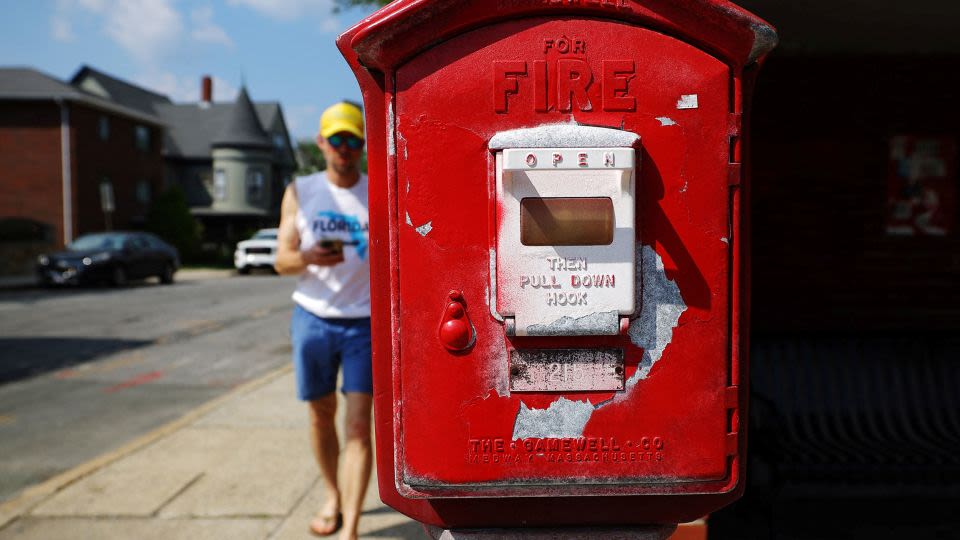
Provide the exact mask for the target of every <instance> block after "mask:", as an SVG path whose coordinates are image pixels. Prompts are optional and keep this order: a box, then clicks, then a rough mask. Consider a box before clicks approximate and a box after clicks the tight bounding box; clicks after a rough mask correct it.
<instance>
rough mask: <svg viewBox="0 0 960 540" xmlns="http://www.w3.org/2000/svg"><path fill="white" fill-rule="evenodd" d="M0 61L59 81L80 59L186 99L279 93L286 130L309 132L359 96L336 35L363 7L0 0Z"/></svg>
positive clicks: (276, 0)
mask: <svg viewBox="0 0 960 540" xmlns="http://www.w3.org/2000/svg"><path fill="white" fill-rule="evenodd" d="M0 10H2V13H3V16H2V17H0V51H2V53H0V66H3V67H10V66H29V67H33V68H35V69H38V70H40V71H42V72H45V73H47V74H49V75H52V76H54V77H57V78H59V79H61V80H67V79H69V78H70V77H71V76H72V75H73V74H74V73H75V72H76V71H77V70H78V69H79V68H80V67H81V66H82V65H84V64H87V65H90V66H92V67H94V68H97V69H99V70H101V71H105V72H107V73H109V74H111V75H114V76H116V77H119V78H121V79H124V80H127V81H130V82H133V83H135V84H139V85H141V86H144V87H146V88H149V89H151V90H154V91H157V92H160V93H163V94H166V95H168V96H170V98H171V99H172V100H173V101H175V102H195V101H197V100H198V99H199V97H200V79H201V77H202V76H203V75H211V76H212V77H213V79H214V83H213V86H214V101H229V100H233V99H234V98H235V97H236V94H237V91H238V90H239V88H240V84H241V81H243V80H245V81H246V84H247V89H248V91H249V92H250V95H251V97H252V98H253V99H254V100H255V101H279V102H280V103H281V104H282V106H283V111H284V115H285V117H286V120H287V125H288V127H289V128H290V131H291V134H292V135H293V137H294V138H297V139H300V138H312V137H313V135H314V134H315V132H316V125H317V121H318V119H319V116H320V112H322V110H323V108H324V107H325V106H326V105H328V104H330V103H333V102H335V101H338V100H340V99H344V98H346V99H352V100H355V101H359V100H360V89H359V87H358V86H357V83H356V79H354V77H353V74H352V73H351V71H350V69H349V68H348V67H347V64H346V62H345V61H344V60H343V57H342V56H341V55H340V53H339V51H337V49H336V47H335V45H334V41H335V40H336V37H337V35H339V34H340V33H341V32H343V31H344V30H346V29H347V28H349V27H350V26H352V25H353V24H355V23H356V22H357V21H359V20H360V19H362V18H363V17H364V16H365V15H367V14H369V13H370V12H372V9H352V10H348V11H342V12H340V13H334V12H333V0H209V1H187V0H0Z"/></svg>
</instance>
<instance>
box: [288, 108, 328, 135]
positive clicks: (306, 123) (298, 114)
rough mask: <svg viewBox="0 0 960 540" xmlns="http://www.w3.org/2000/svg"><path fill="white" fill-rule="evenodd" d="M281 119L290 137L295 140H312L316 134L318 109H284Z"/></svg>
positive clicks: (318, 119)
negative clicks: (284, 122)
mask: <svg viewBox="0 0 960 540" xmlns="http://www.w3.org/2000/svg"><path fill="white" fill-rule="evenodd" d="M283 118H284V120H286V122H287V130H288V131H289V132H290V136H291V137H293V138H294V139H296V140H300V139H312V138H313V137H314V136H316V134H317V126H318V122H319V121H320V108H319V107H317V106H316V105H294V106H292V107H284V110H283Z"/></svg>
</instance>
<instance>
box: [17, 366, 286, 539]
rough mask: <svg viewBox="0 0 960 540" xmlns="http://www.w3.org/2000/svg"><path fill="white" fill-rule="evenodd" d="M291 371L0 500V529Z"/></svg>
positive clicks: (278, 371)
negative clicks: (106, 469)
mask: <svg viewBox="0 0 960 540" xmlns="http://www.w3.org/2000/svg"><path fill="white" fill-rule="evenodd" d="M291 371H293V366H292V365H291V364H289V363H288V364H287V365H285V366H283V367H281V368H279V369H276V370H274V371H271V372H270V373H267V374H266V375H263V376H261V377H259V378H257V379H254V380H252V381H248V382H245V383H243V384H241V385H240V386H237V387H236V388H234V389H233V390H231V391H229V392H227V393H226V394H224V395H222V396H220V397H218V398H214V399H212V400H210V401H208V402H206V403H204V404H203V405H200V406H199V407H197V408H195V409H193V410H191V411H189V412H187V413H186V414H184V415H183V416H181V417H180V418H178V419H176V420H174V421H172V422H170V423H168V424H165V425H163V426H160V427H158V428H156V429H154V430H153V431H150V432H148V433H146V434H145V435H141V436H139V437H137V438H135V439H133V440H132V441H130V442H127V443H126V444H124V445H123V446H121V447H119V448H117V449H114V450H111V451H109V452H107V453H105V454H103V455H101V456H99V457H95V458H93V459H91V460H90V461H87V462H86V463H81V464H80V465H77V466H76V467H73V468H72V469H70V470H68V471H65V472H62V473H60V474H58V475H56V476H54V477H53V478H50V479H49V480H45V481H43V482H41V483H39V484H36V485H33V486H30V487H28V488H26V489H24V490H23V491H22V492H21V493H20V495H18V496H16V497H15V498H13V499H11V500H9V501H6V502H4V503H0V530H3V529H4V528H5V527H6V526H7V525H9V524H10V523H11V522H13V521H14V520H16V519H17V518H19V517H21V516H23V515H24V514H26V513H27V512H29V511H30V510H33V508H34V507H36V506H38V505H39V504H40V503H42V502H43V501H44V500H46V499H47V498H49V497H50V496H51V495H53V494H55V493H57V492H59V491H61V490H63V489H64V488H66V487H67V486H69V485H71V484H73V483H74V482H77V481H78V480H80V479H82V478H85V477H87V476H89V475H91V474H93V473H95V472H97V471H99V470H100V469H102V468H104V467H106V466H108V465H110V464H111V463H113V462H115V461H118V460H120V459H121V458H123V457H126V456H128V455H130V454H132V453H134V452H136V451H138V450H140V449H142V448H144V447H146V446H149V445H150V444H153V443H154V442H156V441H158V440H159V439H162V438H163V437H166V436H167V435H170V434H171V433H173V432H175V431H177V430H179V429H181V428H184V427H186V426H188V425H190V424H192V423H193V422H195V421H197V420H199V419H200V418H201V417H203V416H205V415H207V414H208V413H210V412H212V411H213V410H214V409H216V408H218V407H220V406H221V405H223V404H224V403H225V402H227V401H230V400H231V399H233V398H235V397H238V396H240V395H243V394H247V393H250V392H252V391H253V390H256V389H257V388H260V387H261V386H264V385H266V384H267V383H269V382H271V381H273V380H274V379H277V378H279V377H282V376H283V375H286V374H287V373H290V372H291Z"/></svg>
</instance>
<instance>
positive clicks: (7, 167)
mask: <svg viewBox="0 0 960 540" xmlns="http://www.w3.org/2000/svg"><path fill="white" fill-rule="evenodd" d="M0 194H2V195H0V218H10V217H19V218H28V219H32V220H35V221H39V222H41V223H44V224H47V225H50V226H52V227H53V229H54V238H55V242H57V243H58V244H62V242H63V234H64V227H63V179H62V168H61V153H60V107H59V106H57V105H56V104H55V103H53V102H52V101H47V102H21V101H17V102H10V101H7V102H3V103H0Z"/></svg>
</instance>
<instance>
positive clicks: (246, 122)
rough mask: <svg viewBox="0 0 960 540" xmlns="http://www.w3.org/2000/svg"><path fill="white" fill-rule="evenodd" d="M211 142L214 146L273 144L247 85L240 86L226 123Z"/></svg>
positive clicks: (265, 145) (261, 146)
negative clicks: (254, 105) (251, 98)
mask: <svg viewBox="0 0 960 540" xmlns="http://www.w3.org/2000/svg"><path fill="white" fill-rule="evenodd" d="M211 142H212V143H213V146H214V148H216V147H224V146H230V147H238V148H269V147H270V146H271V142H270V136H269V135H267V132H266V131H265V130H264V129H263V125H262V124H261V123H260V119H259V118H257V110H256V109H255V108H254V107H253V102H252V101H250V95H249V94H247V88H246V87H245V86H243V87H241V88H240V94H239V95H238V96H237V101H236V102H235V103H234V104H233V110H232V111H230V117H229V119H228V120H227V123H226V125H225V126H224V127H223V129H222V130H221V131H220V132H219V133H218V134H217V136H216V137H214V139H213V141H211Z"/></svg>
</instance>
